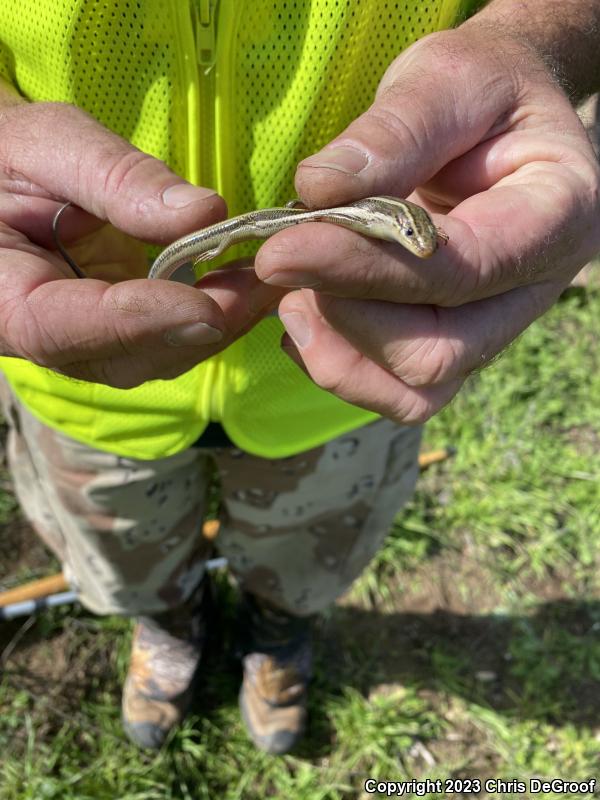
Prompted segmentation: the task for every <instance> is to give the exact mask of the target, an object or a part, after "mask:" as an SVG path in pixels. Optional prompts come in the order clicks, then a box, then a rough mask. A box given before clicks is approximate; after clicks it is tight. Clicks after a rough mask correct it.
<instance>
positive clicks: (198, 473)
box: [0, 379, 421, 615]
mask: <svg viewBox="0 0 600 800" xmlns="http://www.w3.org/2000/svg"><path fill="white" fill-rule="evenodd" d="M0 399H1V400H2V406H3V413H4V417H5V419H6V421H7V422H8V424H9V438H8V458H9V464H10V467H11V469H12V473H13V478H14V481H15V487H16V492H17V495H18V498H19V501H20V503H21V506H22V508H23V510H24V512H25V514H26V515H27V517H28V519H29V520H30V522H31V523H32V525H33V526H34V528H35V529H36V530H37V532H38V534H39V535H40V536H41V537H42V538H43V540H44V541H45V542H46V544H48V545H49V546H50V548H51V549H52V550H53V551H54V552H55V553H56V554H57V555H58V557H59V558H60V560H61V561H62V563H63V566H64V570H65V574H66V576H67V578H68V580H69V581H70V583H71V584H72V585H73V586H74V588H76V589H77V590H78V591H79V593H80V596H81V601H82V602H83V604H84V605H85V606H86V607H88V608H89V609H90V610H92V611H94V612H96V613H98V614H112V613H116V614H126V615H137V614H150V613H156V612H159V611H164V610H165V609H167V608H175V607H177V606H178V605H180V604H181V603H183V602H184V601H185V600H186V599H187V597H188V596H189V595H190V594H191V592H192V591H193V590H194V588H195V587H196V586H197V585H198V583H199V581H200V580H201V579H202V577H203V574H204V569H205V562H206V559H207V557H208V555H209V553H210V550H211V548H212V544H211V543H209V542H207V541H206V540H205V539H204V538H203V537H202V535H201V528H202V520H203V516H204V513H205V508H206V488H207V484H208V480H209V476H210V474H211V473H212V470H215V469H216V471H217V473H218V476H219V479H220V483H221V487H222V503H221V505H222V511H221V528H220V531H219V534H218V536H217V539H216V546H217V549H218V551H219V553H220V554H221V555H223V556H225V557H226V558H227V559H228V564H229V568H230V570H231V571H232V572H233V574H234V575H235V577H236V579H237V580H238V582H239V584H240V585H241V586H242V588H243V589H245V590H246V591H249V592H251V593H252V594H255V595H257V596H259V597H262V598H264V599H266V600H268V601H270V602H271V603H273V604H274V605H275V606H277V607H279V608H281V609H284V610H286V611H288V612H291V613H293V614H298V615H306V614H312V613H314V612H316V611H319V610H321V609H323V608H325V607H326V606H327V605H329V604H330V603H332V602H333V601H334V600H335V599H336V598H337V597H338V596H339V595H341V594H342V593H343V592H344V591H345V590H346V589H347V588H348V587H349V586H350V584H351V583H352V581H353V580H354V579H355V578H356V577H357V576H358V575H359V574H360V572H361V571H362V570H363V569H364V567H365V566H366V565H367V563H368V562H369V560H370V559H371V557H372V556H373V555H374V553H375V551H376V550H377V548H378V547H379V546H380V545H381V543H382V541H383V539H384V537H385V536H386V534H387V532H388V530H389V528H390V525H391V523H392V520H393V518H394V515H395V514H396V512H397V511H398V510H399V509H400V508H401V506H402V505H403V504H404V503H405V502H406V500H407V499H408V498H409V497H410V495H411V493H412V491H413V488H414V484H415V480H416V477H417V471H418V466H417V453H418V447H419V441H420V433H421V432H420V429H419V428H408V427H401V426H398V425H395V424H394V423H392V422H390V421H389V420H378V421H377V422H375V423H373V424H371V425H368V426H366V427H364V428H361V429H359V430H356V431H352V432H350V433H348V434H345V435H344V436H341V437H339V438H337V439H334V440H332V441H331V442H329V443H328V444H326V445H324V446H322V447H317V448H315V449H313V450H308V451H306V452H304V453H302V454H300V455H297V456H293V457H290V458H282V459H273V460H270V459H264V458H258V457H256V456H253V455H249V454H247V453H244V452H242V451H240V450H238V449H236V448H234V447H222V448H202V447H194V448H191V449H189V450H187V451H185V452H182V453H179V454H177V455H174V456H170V457H168V458H161V459H157V460H156V461H138V460H136V459H130V458H122V457H120V456H116V455H112V454H110V453H105V452H100V451H98V450H95V449H93V448H91V447H88V446H87V445H84V444H81V443H79V442H76V441H74V440H73V439H71V438H69V437H68V436H65V435H64V434H62V433H60V432H57V431H55V430H53V429H51V428H49V427H47V426H45V425H43V424H42V423H40V422H39V421H38V420H37V419H36V418H35V417H33V416H32V415H31V414H30V413H29V412H28V411H27V410H26V409H25V408H24V407H23V406H22V405H21V404H20V403H19V402H18V400H17V399H16V398H15V397H14V395H13V394H12V393H11V392H10V390H9V388H8V386H7V384H6V383H5V382H4V380H3V379H0Z"/></svg>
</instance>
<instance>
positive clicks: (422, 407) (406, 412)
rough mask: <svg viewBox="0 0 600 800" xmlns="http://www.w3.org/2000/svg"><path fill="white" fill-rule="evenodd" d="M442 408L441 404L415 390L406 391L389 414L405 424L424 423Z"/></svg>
mask: <svg viewBox="0 0 600 800" xmlns="http://www.w3.org/2000/svg"><path fill="white" fill-rule="evenodd" d="M439 410H440V406H439V404H437V403H435V402H434V401H433V400H432V399H430V398H428V397H426V396H424V395H423V394H417V393H415V392H411V393H404V394H403V396H402V397H401V398H399V400H398V402H397V404H396V405H395V407H394V408H393V411H392V413H391V414H390V415H389V416H391V417H392V419H394V420H396V421H397V422H401V423H402V424H404V425H424V424H425V423H426V422H428V421H429V420H430V419H431V418H432V417H433V416H434V414H436V413H437V412H438V411H439Z"/></svg>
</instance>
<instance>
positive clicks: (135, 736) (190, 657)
mask: <svg viewBox="0 0 600 800" xmlns="http://www.w3.org/2000/svg"><path fill="white" fill-rule="evenodd" d="M211 606H212V603H211V597H210V587H209V586H208V581H207V579H204V581H203V582H202V584H201V585H200V586H199V587H198V589H196V590H195V591H194V593H193V595H192V597H191V598H189V600H188V601H187V602H186V603H185V605H183V606H180V607H179V608H175V609H170V610H168V611H164V612H161V613H160V614H155V615H152V616H151V617H140V618H138V620H137V624H136V626H135V630H134V633H133V644H132V647H131V661H130V664H129V672H128V673H127V678H126V680H125V686H124V688H123V703H122V719H123V727H124V729H125V732H126V733H127V735H128V736H129V738H130V739H131V741H132V742H134V744H137V745H138V746H139V747H144V748H153V749H158V748H159V747H160V746H161V745H162V744H163V742H164V741H165V739H166V737H167V735H168V734H169V732H170V731H171V730H172V729H173V728H174V727H175V726H176V725H179V723H180V722H181V720H182V719H183V717H184V716H185V715H186V713H187V711H188V709H189V706H190V702H191V699H192V694H193V685H194V678H195V676H196V672H197V669H198V665H199V663H200V659H201V657H202V649H203V646H204V643H205V640H206V630H207V622H208V617H209V614H210V611H211Z"/></svg>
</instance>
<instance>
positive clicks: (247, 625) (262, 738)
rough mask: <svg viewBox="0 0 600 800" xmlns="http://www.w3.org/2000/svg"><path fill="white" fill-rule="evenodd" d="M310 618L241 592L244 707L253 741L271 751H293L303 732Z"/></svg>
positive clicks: (309, 672)
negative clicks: (288, 612)
mask: <svg viewBox="0 0 600 800" xmlns="http://www.w3.org/2000/svg"><path fill="white" fill-rule="evenodd" d="M311 623H312V619H311V618H306V617H294V616H292V615H291V614H287V613H285V612H284V611H280V610H278V609H275V608H273V607H272V606H269V605H267V604H266V603H265V602H264V601H263V600H258V599H257V598H255V597H253V596H252V595H249V594H245V595H244V597H243V600H242V606H241V610H240V615H239V636H240V638H241V639H242V641H243V659H242V663H243V668H244V680H243V683H242V688H241V691H240V709H241V712H242V718H243V720H244V722H245V724H246V727H247V729H248V732H249V734H250V736H251V738H252V741H253V742H254V744H255V745H256V746H257V747H258V748H259V749H260V750H264V751H265V752H267V753H273V754H276V755H281V754H283V753H287V752H289V751H290V750H291V749H292V748H293V747H294V746H295V744H296V743H297V741H298V740H299V739H300V737H301V736H302V734H303V733H304V728H305V726H306V700H307V689H308V682H309V680H310V675H311V665H312V648H311V627H312V625H311Z"/></svg>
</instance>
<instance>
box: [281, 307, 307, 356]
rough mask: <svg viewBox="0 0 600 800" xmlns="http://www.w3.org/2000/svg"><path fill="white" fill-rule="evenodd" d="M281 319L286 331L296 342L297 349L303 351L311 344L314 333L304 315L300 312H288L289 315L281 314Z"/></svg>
mask: <svg viewBox="0 0 600 800" xmlns="http://www.w3.org/2000/svg"><path fill="white" fill-rule="evenodd" d="M280 319H281V321H282V322H283V324H284V325H285V329H286V331H287V332H288V333H289V335H290V336H291V337H292V339H293V340H294V344H295V345H296V347H299V348H300V349H302V348H304V347H306V346H307V345H308V344H310V340H311V339H312V331H311V329H310V325H309V324H308V323H307V321H306V317H305V316H304V314H301V313H300V312H299V311H288V313H287V314H280Z"/></svg>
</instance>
